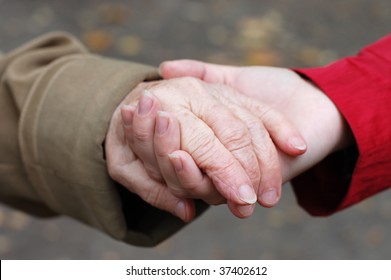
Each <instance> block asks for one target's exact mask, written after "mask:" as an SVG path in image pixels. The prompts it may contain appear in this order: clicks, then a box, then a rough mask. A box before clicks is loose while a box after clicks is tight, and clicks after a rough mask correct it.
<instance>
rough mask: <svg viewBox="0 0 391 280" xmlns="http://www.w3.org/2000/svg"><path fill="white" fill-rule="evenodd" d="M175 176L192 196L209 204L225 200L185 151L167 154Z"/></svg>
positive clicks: (220, 202)
mask: <svg viewBox="0 0 391 280" xmlns="http://www.w3.org/2000/svg"><path fill="white" fill-rule="evenodd" d="M169 159H170V161H171V164H172V166H173V167H174V169H175V171H176V175H177V178H178V180H179V182H180V184H181V186H183V188H185V189H186V191H187V192H188V193H189V194H190V195H191V197H193V198H198V199H202V200H203V201H205V202H206V203H208V204H210V205H218V204H222V203H225V202H226V199H225V198H224V197H222V196H221V194H220V193H219V192H218V191H217V190H216V188H215V187H214V186H213V183H212V181H211V180H210V179H209V178H208V177H207V176H206V175H204V174H202V172H201V170H200V169H199V168H198V166H197V164H196V163H195V162H194V160H193V158H192V157H191V156H190V155H189V154H188V153H186V152H185V151H175V152H174V153H171V154H170V155H169Z"/></svg>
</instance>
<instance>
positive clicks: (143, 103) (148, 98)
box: [138, 90, 153, 116]
mask: <svg viewBox="0 0 391 280" xmlns="http://www.w3.org/2000/svg"><path fill="white" fill-rule="evenodd" d="M152 105H153V99H152V94H151V93H150V92H149V91H147V90H144V92H143V95H142V96H141V98H140V102H139V103H138V113H139V115H141V116H143V115H146V114H148V113H149V111H150V110H151V109H152Z"/></svg>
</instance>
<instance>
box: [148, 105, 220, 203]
mask: <svg viewBox="0 0 391 280" xmlns="http://www.w3.org/2000/svg"><path fill="white" fill-rule="evenodd" d="M154 145H155V154H156V158H157V161H158V164H159V168H160V171H161V173H162V175H163V177H164V180H165V182H166V184H167V186H168V187H169V188H170V189H171V191H172V193H173V194H175V195H176V196H178V197H192V198H198V199H202V200H204V201H205V202H207V203H208V204H220V203H222V202H223V201H224V199H223V197H222V196H221V195H220V194H219V193H218V192H217V190H216V189H215V187H214V186H213V184H212V182H211V181H210V180H209V178H208V177H207V176H206V175H204V174H202V172H201V170H200V169H199V168H198V166H197V165H196V163H195V162H194V160H193V158H192V157H191V156H190V155H189V154H187V153H186V152H184V151H177V150H179V149H180V128H179V123H178V121H177V120H176V119H175V118H174V117H173V116H172V115H171V114H170V113H167V112H161V111H159V112H158V114H157V117H156V127H155V138H154ZM174 152H175V153H174Z"/></svg>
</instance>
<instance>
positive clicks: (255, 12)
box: [0, 0, 391, 259]
mask: <svg viewBox="0 0 391 280" xmlns="http://www.w3.org/2000/svg"><path fill="white" fill-rule="evenodd" d="M390 26H391V3H390V2H389V1H388V0H377V1H373V0H345V1H339V0H329V1H324V0H301V1H289V0H263V1H255V0H254V1H234V0H215V1H180V0H165V1H159V0H139V1H136V0H128V1H125V0H123V1H115V0H110V1H109V0H106V1H101V0H84V1H76V0H67V1H54V0H53V1H43V0H30V1H25V0H12V1H11V0H0V49H1V50H2V51H3V52H7V51H9V50H11V49H13V48H15V47H17V46H18V45H20V44H22V43H23V42H26V41H27V40H29V39H32V38H34V37H36V36H38V35H41V34H43V33H45V32H48V31H54V30H63V31H67V32H70V33H72V34H74V35H75V36H77V37H78V38H80V39H81V40H82V41H83V42H84V44H86V45H87V47H88V48H89V49H90V50H91V51H93V52H95V53H99V54H102V55H107V56H112V57H116V58H120V59H125V60H132V61H138V62H141V63H146V64H151V65H155V66H157V65H158V64H159V63H160V62H161V61H163V60H167V59H177V58H194V59H200V60H204V61H209V62H215V63H224V64H234V65H273V66H283V67H310V66H318V65H323V64H326V63H328V62H331V61H333V60H335V59H338V58H339V57H342V56H346V55H350V54H355V53H356V52H357V51H358V50H359V49H360V48H361V47H363V46H365V45H366V44H369V43H371V42H373V41H374V40H376V39H378V38H380V37H382V36H384V35H385V34H387V33H388V32H389V28H390ZM390 201H391V192H389V191H388V192H384V193H382V194H381V195H378V196H376V197H373V198H371V199H368V200H366V201H365V202H363V203H361V204H358V205H356V206H354V207H352V208H350V209H348V210H345V211H343V212H341V213H338V214H336V215H334V216H332V217H328V218H314V217H310V216H309V215H308V214H307V213H305V212H304V211H303V210H302V209H301V208H299V207H298V206H297V203H296V201H295V197H294V196H293V194H292V191H291V188H290V186H289V185H286V186H284V193H283V198H282V201H281V202H280V204H279V205H278V206H277V207H275V208H273V209H262V208H261V207H258V208H257V209H256V212H255V214H254V216H253V217H252V218H250V219H246V220H239V219H236V218H234V217H233V216H231V214H230V212H229V211H228V209H227V208H226V207H225V206H218V207H213V208H212V209H210V210H209V211H207V213H206V214H204V215H203V216H202V217H200V218H199V219H198V220H196V221H195V222H193V223H191V224H190V225H188V226H187V227H186V228H185V229H184V230H182V231H180V232H179V233H177V234H176V235H174V236H173V237H171V238H170V239H168V240H167V241H165V242H164V243H162V244H160V245H159V246H157V247H156V248H150V249H145V248H137V247H132V246H129V245H126V244H124V243H120V242H117V241H115V240H112V239H110V238H109V237H107V236H105V235H103V234H102V233H100V232H97V231H96V230H94V229H91V228H88V227H86V226H84V225H82V224H80V223H78V222H76V221H74V220H71V219H68V218H66V217H61V218H56V219H50V220H40V219H36V218H33V217H31V216H29V215H27V214H24V213H21V212H18V211H14V210H12V209H9V208H7V207H1V208H0V258H1V259H389V258H391V243H390V242H387V236H390V235H391V203H390Z"/></svg>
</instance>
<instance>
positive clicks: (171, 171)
mask: <svg viewBox="0 0 391 280" xmlns="http://www.w3.org/2000/svg"><path fill="white" fill-rule="evenodd" d="M219 67H220V68H219ZM259 68H261V69H251V68H235V67H223V66H215V65H207V64H202V63H200V62H193V61H184V62H177V63H175V62H174V63H165V64H163V65H162V67H161V72H162V76H163V77H164V78H168V80H162V81H156V82H148V83H142V84H140V85H139V86H138V87H137V88H135V89H134V90H133V91H132V92H131V93H129V95H128V96H127V97H126V98H125V99H124V101H123V102H122V103H121V104H120V106H118V108H117V109H116V111H115V113H114V115H113V118H112V121H111V124H110V128H109V132H108V135H107V138H106V150H107V151H109V152H106V153H107V164H108V170H109V173H110V175H111V177H112V178H113V179H114V180H116V181H118V182H119V183H121V184H122V185H123V186H124V187H126V188H127V189H129V190H130V191H132V192H134V193H136V194H138V195H139V196H140V197H141V198H142V199H143V200H145V201H146V202H147V203H149V204H151V205H152V206H154V207H157V208H159V209H162V210H165V211H168V212H170V213H172V214H174V215H176V216H178V217H179V218H181V219H182V220H184V221H190V220H191V219H192V218H193V217H194V215H195V208H194V202H193V200H192V199H202V200H204V201H205V202H206V203H208V204H213V205H216V204H221V203H227V205H228V207H229V209H230V210H231V212H232V213H233V214H234V215H236V216H237V217H241V218H244V217H248V216H250V215H251V214H252V212H253V209H254V206H255V203H256V202H257V201H258V202H259V203H260V204H261V205H263V206H265V207H271V206H273V205H275V204H276V203H277V201H278V200H279V198H280V196H281V185H282V181H283V180H285V179H287V178H284V179H283V174H282V172H281V164H284V163H286V162H287V161H290V160H291V159H292V157H293V156H298V155H301V154H303V153H304V152H305V151H306V147H307V146H306V143H305V142H304V140H303V137H302V136H301V134H300V133H299V131H298V130H297V129H296V128H295V126H294V125H293V124H291V123H290V122H289V121H288V120H287V114H286V111H287V110H288V109H287V106H286V105H283V104H284V102H285V101H287V100H288V99H289V98H291V97H292V95H294V94H295V92H296V91H297V90H298V89H300V90H301V91H304V92H305V91H306V90H307V91H309V89H311V91H313V87H312V86H310V85H308V83H306V82H304V81H303V80H302V79H301V78H299V77H298V76H297V75H296V74H295V73H293V72H292V71H290V70H286V69H273V68H267V67H264V68H262V67H259ZM206 70H208V71H206ZM246 71H247V72H246ZM275 71H277V73H278V75H277V76H279V77H280V78H281V77H284V79H285V81H283V82H285V83H283V84H282V85H280V84H279V83H278V82H277V80H276V79H273V75H274V74H275V73H274V72H275ZM243 72H246V73H245V75H243ZM183 76H193V77H192V78H191V77H183ZM243 77H245V79H243ZM268 82H269V84H267V83H268ZM273 89H275V91H276V92H277V94H275V95H274V96H273V94H272V90H273ZM315 96H316V95H315ZM318 97H319V95H318ZM261 101H262V102H261ZM292 107H293V108H294V106H292ZM277 109H278V110H277ZM283 113H284V114H285V115H284V114H283ZM288 115H289V114H288ZM304 115H305V114H304ZM315 134H316V133H315Z"/></svg>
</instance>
